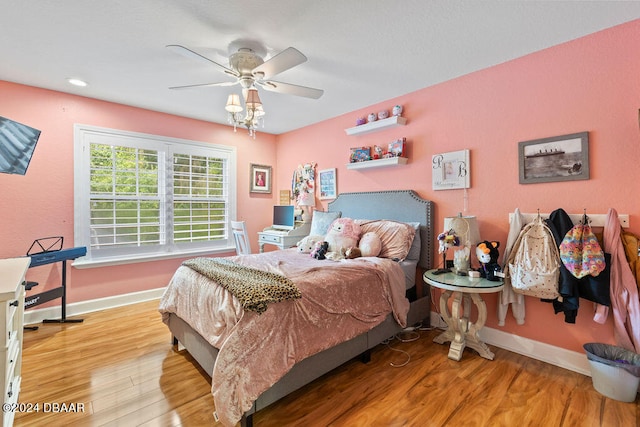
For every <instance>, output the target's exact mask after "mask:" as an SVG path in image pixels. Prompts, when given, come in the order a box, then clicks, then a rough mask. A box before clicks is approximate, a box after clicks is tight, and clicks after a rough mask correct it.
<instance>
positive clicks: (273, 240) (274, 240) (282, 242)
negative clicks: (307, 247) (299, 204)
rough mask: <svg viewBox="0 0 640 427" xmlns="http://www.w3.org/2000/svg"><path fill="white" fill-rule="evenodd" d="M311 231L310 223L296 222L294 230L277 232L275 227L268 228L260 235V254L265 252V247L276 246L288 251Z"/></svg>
mask: <svg viewBox="0 0 640 427" xmlns="http://www.w3.org/2000/svg"><path fill="white" fill-rule="evenodd" d="M310 231H311V223H310V222H304V223H303V222H299V221H297V222H296V227H295V228H294V229H293V230H288V231H283V230H276V229H274V228H273V227H267V228H265V229H264V230H263V231H261V232H259V233H258V245H259V246H260V253H262V252H264V245H274V246H277V247H278V249H287V248H291V247H293V246H295V245H296V243H298V242H299V241H300V240H302V239H304V237H305V236H307V235H309V232H310Z"/></svg>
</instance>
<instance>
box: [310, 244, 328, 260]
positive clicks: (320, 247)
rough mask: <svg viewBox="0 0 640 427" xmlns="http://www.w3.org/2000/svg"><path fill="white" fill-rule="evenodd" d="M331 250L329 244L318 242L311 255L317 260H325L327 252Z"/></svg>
mask: <svg viewBox="0 0 640 427" xmlns="http://www.w3.org/2000/svg"><path fill="white" fill-rule="evenodd" d="M328 250H329V242H318V243H316V247H315V249H314V250H313V252H312V253H311V256H313V257H314V258H315V259H325V258H326V256H325V255H326V254H327V251H328Z"/></svg>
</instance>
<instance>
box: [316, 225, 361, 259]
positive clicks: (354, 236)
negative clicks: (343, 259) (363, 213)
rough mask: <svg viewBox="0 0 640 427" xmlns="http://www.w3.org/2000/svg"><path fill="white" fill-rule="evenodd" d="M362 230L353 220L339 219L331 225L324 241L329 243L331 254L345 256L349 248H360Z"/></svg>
mask: <svg viewBox="0 0 640 427" xmlns="http://www.w3.org/2000/svg"><path fill="white" fill-rule="evenodd" d="M361 234H362V230H361V229H360V225H359V224H356V223H355V222H354V221H353V220H352V219H351V218H338V219H336V220H334V221H333V222H332V223H331V226H330V227H329V231H328V232H327V235H326V236H325V237H324V241H325V242H327V243H329V252H337V253H341V254H344V252H345V251H346V250H347V249H348V248H356V247H358V241H359V240H360V235H361Z"/></svg>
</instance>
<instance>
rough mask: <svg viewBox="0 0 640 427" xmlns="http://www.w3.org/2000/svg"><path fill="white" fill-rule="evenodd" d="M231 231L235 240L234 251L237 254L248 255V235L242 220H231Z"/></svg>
mask: <svg viewBox="0 0 640 427" xmlns="http://www.w3.org/2000/svg"><path fill="white" fill-rule="evenodd" d="M231 232H232V233H233V239H234V240H235V241H236V253H237V254H238V255H248V254H250V253H251V245H250V244H249V235H248V234H247V227H246V224H245V222H244V221H231Z"/></svg>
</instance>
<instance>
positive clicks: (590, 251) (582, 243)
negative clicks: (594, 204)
mask: <svg viewBox="0 0 640 427" xmlns="http://www.w3.org/2000/svg"><path fill="white" fill-rule="evenodd" d="M560 259H561V260H562V263H563V264H564V266H565V267H567V270H569V272H570V273H571V274H573V275H574V276H575V277H577V278H578V279H581V278H583V277H586V276H594V277H595V276H597V275H599V274H600V273H601V272H602V271H604V269H605V267H606V262H605V258H604V252H603V251H602V248H601V247H600V243H598V239H597V238H596V236H595V234H593V230H591V225H590V224H589V219H588V218H587V215H586V214H585V215H584V217H583V218H582V222H581V223H580V224H576V225H575V226H573V228H572V229H571V230H569V231H568V232H567V234H566V235H565V236H564V239H563V240H562V242H561V243H560Z"/></svg>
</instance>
